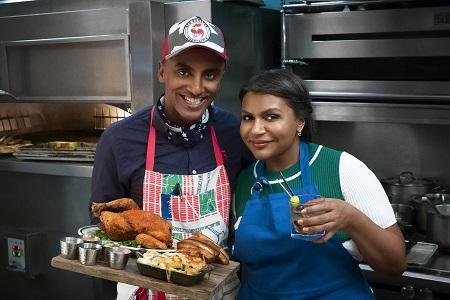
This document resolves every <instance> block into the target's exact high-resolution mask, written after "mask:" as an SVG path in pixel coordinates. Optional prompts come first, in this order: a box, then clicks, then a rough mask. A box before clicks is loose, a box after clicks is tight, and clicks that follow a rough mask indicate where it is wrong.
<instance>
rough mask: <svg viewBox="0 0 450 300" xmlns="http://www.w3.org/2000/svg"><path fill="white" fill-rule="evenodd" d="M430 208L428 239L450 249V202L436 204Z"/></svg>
mask: <svg viewBox="0 0 450 300" xmlns="http://www.w3.org/2000/svg"><path fill="white" fill-rule="evenodd" d="M436 209H437V211H438V212H439V213H438V212H436V211H435V210H434V209H430V210H428V214H427V240H428V241H430V242H433V243H437V244H438V245H439V246H440V247H441V248H445V249H450V234H449V231H450V204H439V205H436Z"/></svg>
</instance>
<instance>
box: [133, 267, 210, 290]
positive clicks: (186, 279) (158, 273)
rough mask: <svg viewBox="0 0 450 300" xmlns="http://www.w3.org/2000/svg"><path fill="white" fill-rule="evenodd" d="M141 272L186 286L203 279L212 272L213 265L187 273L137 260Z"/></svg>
mask: <svg viewBox="0 0 450 300" xmlns="http://www.w3.org/2000/svg"><path fill="white" fill-rule="evenodd" d="M136 264H137V267H138V270H139V273H141V274H142V275H145V276H150V277H154V278H157V279H161V280H164V281H168V282H173V283H176V284H180V285H184V286H193V285H195V284H197V283H199V282H200V281H202V280H203V278H204V277H205V275H206V274H208V275H209V274H210V273H211V271H212V270H213V266H211V265H209V266H208V267H207V268H206V269H204V270H202V271H201V272H200V273H198V274H197V275H186V274H183V273H180V272H175V271H172V272H170V271H167V270H164V269H160V268H155V267H152V266H149V265H146V264H141V263H139V262H138V261H136Z"/></svg>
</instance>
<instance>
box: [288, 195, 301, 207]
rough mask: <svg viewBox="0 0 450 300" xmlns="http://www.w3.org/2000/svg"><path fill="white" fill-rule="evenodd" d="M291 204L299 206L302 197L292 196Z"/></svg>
mask: <svg viewBox="0 0 450 300" xmlns="http://www.w3.org/2000/svg"><path fill="white" fill-rule="evenodd" d="M289 201H290V203H291V205H293V206H297V205H299V204H300V198H298V196H292V197H291V199H289Z"/></svg>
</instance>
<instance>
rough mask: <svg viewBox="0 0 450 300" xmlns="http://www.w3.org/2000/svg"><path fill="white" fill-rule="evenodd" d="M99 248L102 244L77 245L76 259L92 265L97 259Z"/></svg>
mask: <svg viewBox="0 0 450 300" xmlns="http://www.w3.org/2000/svg"><path fill="white" fill-rule="evenodd" d="M101 249H102V246H101V245H98V244H93V243H82V244H80V245H79V246H78V252H79V255H78V260H79V261H80V263H81V264H83V265H87V266H93V265H95V263H96V261H97V253H98V252H99V251H100V250H101Z"/></svg>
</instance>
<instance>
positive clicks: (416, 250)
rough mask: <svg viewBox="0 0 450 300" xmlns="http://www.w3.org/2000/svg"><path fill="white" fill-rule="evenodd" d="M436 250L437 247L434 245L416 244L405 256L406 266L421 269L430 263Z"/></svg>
mask: <svg viewBox="0 0 450 300" xmlns="http://www.w3.org/2000/svg"><path fill="white" fill-rule="evenodd" d="M437 249H438V245H436V244H431V243H423V242H417V243H416V244H415V245H414V246H412V247H411V250H410V251H409V253H408V255H407V256H406V261H407V262H408V264H411V265H416V266H422V267H423V266H425V265H427V264H428V263H429V262H430V259H431V258H432V257H433V255H434V253H435V252H436V250H437Z"/></svg>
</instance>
